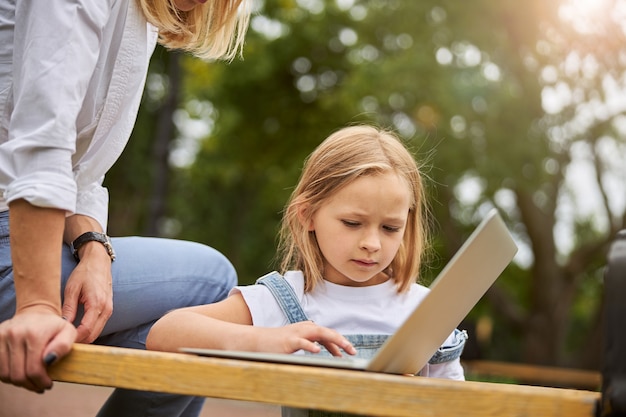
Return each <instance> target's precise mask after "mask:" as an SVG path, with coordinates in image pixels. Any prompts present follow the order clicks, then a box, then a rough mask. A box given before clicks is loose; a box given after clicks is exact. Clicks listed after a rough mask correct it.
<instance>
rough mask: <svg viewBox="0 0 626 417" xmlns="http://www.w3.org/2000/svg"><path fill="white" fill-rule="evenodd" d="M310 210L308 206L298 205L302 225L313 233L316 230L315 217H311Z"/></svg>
mask: <svg viewBox="0 0 626 417" xmlns="http://www.w3.org/2000/svg"><path fill="white" fill-rule="evenodd" d="M309 208H310V206H309V205H308V204H300V205H298V211H297V213H298V220H299V221H300V224H301V225H302V226H303V227H305V228H306V229H307V230H308V231H309V232H312V231H314V230H315V226H314V225H313V217H312V216H310V213H309ZM309 217H310V218H309Z"/></svg>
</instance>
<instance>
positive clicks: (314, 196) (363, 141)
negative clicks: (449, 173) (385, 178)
mask: <svg viewBox="0 0 626 417" xmlns="http://www.w3.org/2000/svg"><path fill="white" fill-rule="evenodd" d="M387 172H393V173H396V174H398V175H399V176H401V177H402V178H404V179H405V180H406V182H407V184H408V185H409V188H410V192H411V203H410V207H409V215H408V219H407V225H406V229H405V232H404V236H403V238H402V243H401V244H400V248H399V249H398V253H397V254H396V256H395V258H394V259H393V261H392V262H391V264H390V265H389V268H387V270H386V273H387V274H388V275H389V276H390V277H391V278H392V279H394V280H395V281H396V284H397V286H398V292H404V291H406V290H408V288H409V287H410V285H411V283H413V282H415V281H416V280H417V277H418V275H419V270H420V266H421V261H422V255H423V253H424V251H425V248H426V242H427V227H426V222H425V218H424V217H423V216H425V215H426V211H427V210H426V205H425V197H424V187H423V184H422V176H421V174H420V171H419V168H418V166H417V164H416V162H415V159H414V158H413V156H412V155H411V154H410V153H409V151H408V150H407V148H406V147H405V146H404V145H403V144H402V143H401V142H400V140H399V139H398V138H397V137H396V136H395V135H394V134H393V133H392V132H390V131H387V130H382V129H377V128H374V127H371V126H351V127H347V128H343V129H341V130H339V131H337V132H335V133H333V134H332V135H331V136H329V137H328V138H327V139H326V140H324V142H322V143H321V144H320V145H319V146H318V147H317V148H316V149H315V150H314V151H313V153H312V154H311V155H309V157H308V158H307V159H306V161H305V163H304V168H303V170H302V174H301V176H300V180H299V182H298V184H297V186H296V188H295V190H294V191H293V193H292V194H291V197H290V198H289V201H288V202H287V205H286V207H285V210H284V212H283V220H282V224H281V230H280V235H279V238H280V242H279V250H280V252H279V253H280V255H281V256H282V261H281V265H280V266H281V270H282V272H283V273H284V272H285V271H287V270H290V269H295V270H301V271H302V272H303V273H304V276H305V291H310V290H312V289H313V288H314V287H315V285H316V284H317V283H319V282H321V281H322V280H323V275H324V271H323V269H324V263H323V255H322V253H321V251H320V249H319V246H318V244H317V239H316V237H315V233H314V232H311V231H309V229H308V225H309V224H310V222H311V219H312V217H313V215H314V213H315V212H316V211H317V210H318V209H319V208H320V207H321V206H322V204H324V202H325V201H326V200H327V199H328V198H330V197H332V196H333V195H334V193H336V192H337V191H338V190H340V189H341V188H342V187H345V186H346V185H348V184H350V183H351V182H352V181H354V180H356V179H357V178H359V177H362V176H366V175H379V174H382V173H387Z"/></svg>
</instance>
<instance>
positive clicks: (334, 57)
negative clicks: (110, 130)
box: [105, 0, 626, 369]
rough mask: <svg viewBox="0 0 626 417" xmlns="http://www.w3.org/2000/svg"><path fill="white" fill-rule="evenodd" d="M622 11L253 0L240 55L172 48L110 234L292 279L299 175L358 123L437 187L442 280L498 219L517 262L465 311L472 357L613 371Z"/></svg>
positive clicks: (437, 256) (436, 243) (445, 1)
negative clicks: (156, 241) (282, 228)
mask: <svg viewBox="0 0 626 417" xmlns="http://www.w3.org/2000/svg"><path fill="white" fill-rule="evenodd" d="M625 34H626V2H625V1H619V0H548V1H546V0H527V1H524V2H520V1H517V0H499V1H493V0H473V1H463V2H459V1H453V0H439V1H432V0H421V1H405V0H370V1H365V0H363V1H361V0H329V1H327V0H276V1H271V2H265V1H256V2H255V13H254V15H253V18H252V20H251V25H250V29H249V32H248V35H247V42H246V45H245V48H244V51H243V58H242V59H235V60H234V61H232V62H230V63H227V62H205V61H201V60H198V59H195V58H192V57H190V56H189V55H186V54H180V53H172V52H168V51H165V50H163V49H157V50H156V52H155V54H154V56H153V60H152V63H151V70H150V74H149V77H148V82H147V86H146V91H145V95H144V97H143V101H144V102H143V105H142V107H141V112H140V115H139V118H138V122H137V126H136V129H135V131H134V133H133V137H132V138H131V141H130V144H129V147H128V148H127V149H126V151H125V153H124V154H123V156H122V158H121V159H120V160H119V161H118V163H117V164H116V166H115V167H114V169H113V170H112V171H111V172H110V174H109V175H108V176H107V178H106V180H105V184H106V185H107V186H108V187H109V190H110V195H111V210H110V218H109V232H110V234H111V235H112V236H121V235H133V234H140V235H154V236H166V237H172V238H180V239H190V240H195V241H199V242H203V243H206V244H209V245H211V246H213V247H215V248H217V249H219V250H220V251H222V252H223V253H224V254H226V255H227V256H228V257H229V258H230V259H231V261H232V262H233V264H234V265H235V267H236V268H237V270H238V273H239V279H240V283H242V284H246V283H252V282H254V280H255V279H256V278H257V277H259V276H261V275H263V274H265V273H266V272H268V271H270V270H272V269H274V268H276V263H275V258H274V256H275V247H276V232H277V227H278V223H279V220H280V216H281V210H282V208H283V205H284V204H285V202H286V200H287V198H288V196H289V194H290V192H291V190H292V187H293V186H294V185H295V183H296V182H297V180H298V176H299V174H300V170H301V167H302V163H303V160H304V158H305V157H306V155H308V154H309V153H310V152H311V151H312V150H313V149H314V148H315V147H316V146H317V145H318V144H319V143H320V142H321V141H322V140H323V139H324V138H325V137H326V136H328V135H329V134H330V133H332V132H333V131H335V130H337V129H338V128H340V127H343V126H346V125H349V124H354V123H364V122H366V123H374V124H376V125H379V126H383V127H388V128H390V129H393V130H395V131H396V132H397V133H398V134H399V135H400V136H401V137H402V139H403V140H404V141H405V142H406V143H407V145H408V146H409V148H410V149H411V150H412V151H413V152H414V154H415V157H416V159H417V160H418V161H419V163H420V164H421V166H422V169H423V172H424V173H425V175H426V176H427V177H428V181H427V183H428V199H429V201H428V203H429V206H430V209H431V219H430V223H431V231H432V250H431V253H430V255H431V256H430V257H429V262H428V265H426V266H425V268H424V270H423V271H422V276H421V277H420V279H421V280H422V282H424V283H426V284H428V282H430V280H432V278H433V277H434V276H435V275H436V274H437V272H439V270H440V269H441V268H442V267H443V265H445V263H446V262H447V261H448V260H449V259H450V257H451V256H452V255H453V254H454V253H455V252H456V250H457V249H458V248H459V247H460V245H461V244H462V242H463V241H464V240H465V239H466V238H467V236H468V235H469V234H470V232H471V231H472V230H473V228H474V227H475V225H476V224H477V223H478V222H479V221H480V219H481V218H482V216H483V215H484V214H485V213H486V212H487V211H488V210H489V209H490V208H492V207H497V208H498V209H499V210H500V212H501V213H502V215H503V217H505V219H506V221H507V223H508V225H509V227H510V230H511V231H512V232H513V234H514V235H515V238H516V241H517V243H518V245H519V246H520V251H519V253H518V255H517V256H516V258H515V260H514V262H513V263H512V264H511V265H510V266H509V267H508V268H507V269H506V270H505V272H504V273H503V275H502V276H501V277H500V279H499V280H498V281H497V282H496V284H495V285H494V287H493V288H492V289H491V290H490V291H489V292H488V294H487V295H486V296H485V297H484V298H483V300H482V301H481V302H480V304H479V305H478V306H477V307H476V308H474V310H473V311H472V312H471V314H470V316H469V317H468V322H467V324H466V325H467V328H468V329H469V330H470V333H471V336H472V340H473V341H474V343H473V345H472V347H471V348H468V351H467V354H468V355H472V356H474V357H478V358H483V359H490V360H502V361H510V362H521V363H528V364H541V365H555V366H568V367H576V368H583V369H599V368H598V366H599V361H600V358H601V352H602V340H601V332H600V327H599V326H600V322H601V314H600V313H601V308H602V298H603V297H602V277H603V266H604V263H605V261H606V252H607V248H608V245H609V244H610V242H611V240H612V238H613V237H614V236H615V233H616V231H618V230H619V229H622V228H624V227H625V220H626V164H625V163H624V161H625V159H626V158H625V156H626V94H625V93H626V92H625V88H626V75H625V74H626V72H625V71H626V42H625V40H626V39H625V37H626V35H625Z"/></svg>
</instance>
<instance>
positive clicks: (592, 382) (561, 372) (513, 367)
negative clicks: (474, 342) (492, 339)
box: [463, 360, 602, 390]
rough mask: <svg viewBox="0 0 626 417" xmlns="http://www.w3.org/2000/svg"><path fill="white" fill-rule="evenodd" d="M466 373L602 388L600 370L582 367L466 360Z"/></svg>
mask: <svg viewBox="0 0 626 417" xmlns="http://www.w3.org/2000/svg"><path fill="white" fill-rule="evenodd" d="M463 367H464V368H465V373H466V375H471V374H474V375H483V376H496V377H498V376H499V377H508V378H511V379H512V380H514V381H516V382H519V383H528V384H534V385H542V386H551V387H566V388H581V389H586V390H600V388H601V386H602V375H601V374H600V372H596V371H587V370H582V369H566V368H558V367H552V366H536V365H525V364H515V363H506V362H497V361H483V360H472V361H464V362H463Z"/></svg>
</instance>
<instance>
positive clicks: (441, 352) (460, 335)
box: [428, 329, 467, 365]
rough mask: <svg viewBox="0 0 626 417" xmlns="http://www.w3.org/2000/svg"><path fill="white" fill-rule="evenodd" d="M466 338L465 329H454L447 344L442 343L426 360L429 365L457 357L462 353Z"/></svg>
mask: <svg viewBox="0 0 626 417" xmlns="http://www.w3.org/2000/svg"><path fill="white" fill-rule="evenodd" d="M466 340H467V332H466V331H465V330H459V329H454V336H453V338H452V341H451V342H450V344H448V345H443V346H441V347H440V348H439V349H437V351H436V352H435V354H434V355H433V356H432V358H430V360H429V361H428V363H429V364H431V365H436V364H438V363H443V362H448V361H451V360H454V359H457V358H459V357H460V356H461V354H462V353H463V348H464V347H465V341H466Z"/></svg>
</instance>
